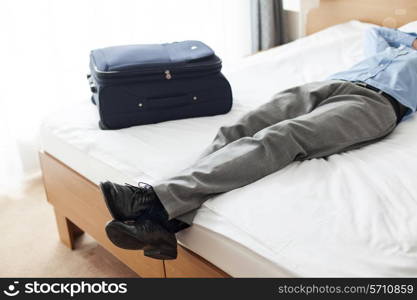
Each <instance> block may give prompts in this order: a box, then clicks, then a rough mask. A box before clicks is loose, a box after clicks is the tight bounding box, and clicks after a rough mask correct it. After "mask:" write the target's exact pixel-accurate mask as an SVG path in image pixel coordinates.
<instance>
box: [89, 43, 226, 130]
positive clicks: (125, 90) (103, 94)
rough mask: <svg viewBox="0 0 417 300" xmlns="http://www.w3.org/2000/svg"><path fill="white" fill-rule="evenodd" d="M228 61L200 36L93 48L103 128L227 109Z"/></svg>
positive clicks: (92, 68)
mask: <svg viewBox="0 0 417 300" xmlns="http://www.w3.org/2000/svg"><path fill="white" fill-rule="evenodd" d="M221 67H222V62H221V60H220V59H219V58H218V57H217V56H216V55H215V53H214V52H213V50H212V49H211V48H210V47H208V46H207V45H205V44H204V43H202V42H199V41H184V42H176V43H169V44H158V45H156V44H155V45H131V46H116V47H109V48H103V49H97V50H93V51H91V54H90V71H91V74H90V75H88V79H89V83H90V89H91V91H92V93H93V95H92V101H93V103H95V104H96V105H97V107H98V111H99V115H100V122H99V126H100V128H101V129H120V128H126V127H130V126H135V125H142V124H151V123H157V122H163V121H168V120H175V119H183V118H191V117H201V116H212V115H217V114H225V113H227V112H229V111H230V109H231V107H232V91H231V88H230V85H229V82H228V81H227V79H226V78H225V77H224V76H223V74H222V73H221Z"/></svg>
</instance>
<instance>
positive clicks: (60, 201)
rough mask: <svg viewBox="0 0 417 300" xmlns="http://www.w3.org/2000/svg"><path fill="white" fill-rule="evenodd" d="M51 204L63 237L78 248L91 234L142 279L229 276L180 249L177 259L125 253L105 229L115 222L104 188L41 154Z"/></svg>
mask: <svg viewBox="0 0 417 300" xmlns="http://www.w3.org/2000/svg"><path fill="white" fill-rule="evenodd" d="M39 156H40V162H41V167H42V173H43V182H44V186H45V190H46V195H47V198H48V202H49V203H50V204H52V206H53V207H54V211H55V217H56V223H57V227H58V233H59V237H60V239H61V241H62V243H64V244H65V245H66V246H67V247H69V248H70V249H74V241H75V240H76V238H77V237H78V236H80V235H81V234H82V233H83V232H86V233H88V234H89V235H90V236H91V237H93V238H94V239H95V240H96V241H97V242H98V243H99V244H100V245H101V246H102V247H104V248H105V249H106V250H108V251H109V252H110V253H112V254H113V255H114V256H116V257H117V258H118V259H119V260H120V261H122V262H123V263H124V264H126V265H127V266H128V267H129V268H131V269H132V270H133V271H134V272H136V273H137V274H138V275H139V276H141V277H159V278H164V277H229V276H228V275H227V274H226V273H224V272H223V271H222V270H220V269H218V268H217V267H215V266H214V265H212V264H211V263H209V262H207V261H206V260H204V259H203V258H201V257H200V256H198V255H196V254H194V253H193V252H191V251H189V250H187V249H185V248H183V247H181V246H178V258H177V259H176V260H167V261H162V260H156V259H152V258H148V257H146V256H144V255H143V252H142V251H132V250H124V249H120V248H118V247H116V246H114V245H113V244H112V243H111V242H110V241H109V240H108V238H107V236H106V233H105V230H104V227H105V224H106V223H107V222H108V221H109V220H111V216H110V213H109V212H108V211H107V208H106V206H105V204H104V202H103V200H102V196H101V193H100V189H99V188H98V186H97V185H96V184H94V183H93V182H91V181H89V180H88V179H86V178H85V177H83V176H82V175H80V174H78V173H77V172H76V171H74V170H72V169H71V168H69V167H68V166H66V165H65V164H64V163H62V162H60V161H59V160H57V159H56V158H54V157H53V156H52V155H50V154H48V153H44V152H41V153H40V154H39Z"/></svg>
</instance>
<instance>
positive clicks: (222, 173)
mask: <svg viewBox="0 0 417 300" xmlns="http://www.w3.org/2000/svg"><path fill="white" fill-rule="evenodd" d="M396 121H397V120H396V116H395V113H394V110H393V108H392V106H391V104H390V103H389V102H388V100H387V99H386V98H384V97H383V96H381V95H379V94H377V93H375V92H373V91H370V90H367V89H364V88H361V87H358V86H356V85H354V84H351V83H343V84H341V85H340V86H339V88H338V90H337V92H336V93H334V95H332V96H330V97H329V98H327V99H326V100H324V101H322V102H321V103H320V105H319V106H317V107H316V108H315V109H314V110H313V111H311V112H310V113H307V114H304V115H301V116H298V117H296V118H293V119H290V120H284V121H282V122H279V123H277V124H274V125H271V126H269V127H266V128H264V129H262V130H260V131H258V132H257V133H255V134H254V135H253V136H247V137H243V138H240V139H238V140H235V141H233V142H231V143H229V144H227V145H226V146H224V147H222V148H220V149H218V150H217V151H215V152H213V153H211V154H209V155H208V156H206V157H203V158H202V159H200V160H198V161H197V162H196V163H195V164H194V165H192V166H191V167H189V168H187V169H185V170H183V171H182V172H180V174H178V175H177V176H175V177H172V178H169V179H167V180H164V181H161V182H160V183H158V184H156V185H154V190H155V192H156V194H157V195H158V197H159V199H160V201H161V202H162V204H163V206H164V208H165V209H166V211H167V212H168V214H169V217H170V218H177V219H179V220H181V221H184V222H187V223H188V224H190V223H191V218H190V216H193V213H190V212H192V211H193V210H195V209H197V208H198V207H200V206H201V204H202V203H203V202H204V201H206V200H207V199H208V198H210V197H211V196H213V195H216V194H218V193H223V192H227V191H230V190H233V189H236V188H239V187H242V186H244V185H247V184H249V183H252V182H254V181H256V180H258V179H260V178H262V177H265V176H267V175H269V174H271V173H273V172H275V171H277V170H279V169H281V168H283V167H285V166H286V165H288V164H289V163H291V162H292V161H295V160H304V159H309V158H315V157H323V156H328V155H331V154H334V153H338V152H341V151H345V150H349V149H352V148H355V147H359V146H363V145H365V144H367V143H371V142H372V141H375V140H378V139H380V138H382V137H384V136H386V135H387V134H389V133H390V132H391V131H392V130H393V129H394V128H395V126H396ZM187 213H188V214H187Z"/></svg>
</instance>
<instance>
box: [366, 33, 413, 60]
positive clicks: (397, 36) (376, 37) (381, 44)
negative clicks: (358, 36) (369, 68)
mask: <svg viewBox="0 0 417 300" xmlns="http://www.w3.org/2000/svg"><path fill="white" fill-rule="evenodd" d="M416 38H417V34H416V33H414V32H412V33H406V32H402V31H399V30H397V29H392V28H385V27H372V28H371V29H369V30H368V31H367V32H366V34H365V47H364V48H365V55H366V56H368V57H369V56H372V55H375V54H377V53H378V52H381V51H384V50H385V49H386V48H388V47H395V48H398V47H399V46H401V45H404V46H407V47H412V46H413V42H414V40H415V39H416Z"/></svg>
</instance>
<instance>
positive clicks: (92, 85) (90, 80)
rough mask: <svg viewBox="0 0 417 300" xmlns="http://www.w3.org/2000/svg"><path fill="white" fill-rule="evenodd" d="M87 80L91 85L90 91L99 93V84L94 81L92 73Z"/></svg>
mask: <svg viewBox="0 0 417 300" xmlns="http://www.w3.org/2000/svg"><path fill="white" fill-rule="evenodd" d="M87 80H88V84H89V85H90V91H91V92H92V93H94V94H95V93H97V86H96V84H95V83H94V80H93V76H91V74H87Z"/></svg>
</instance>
